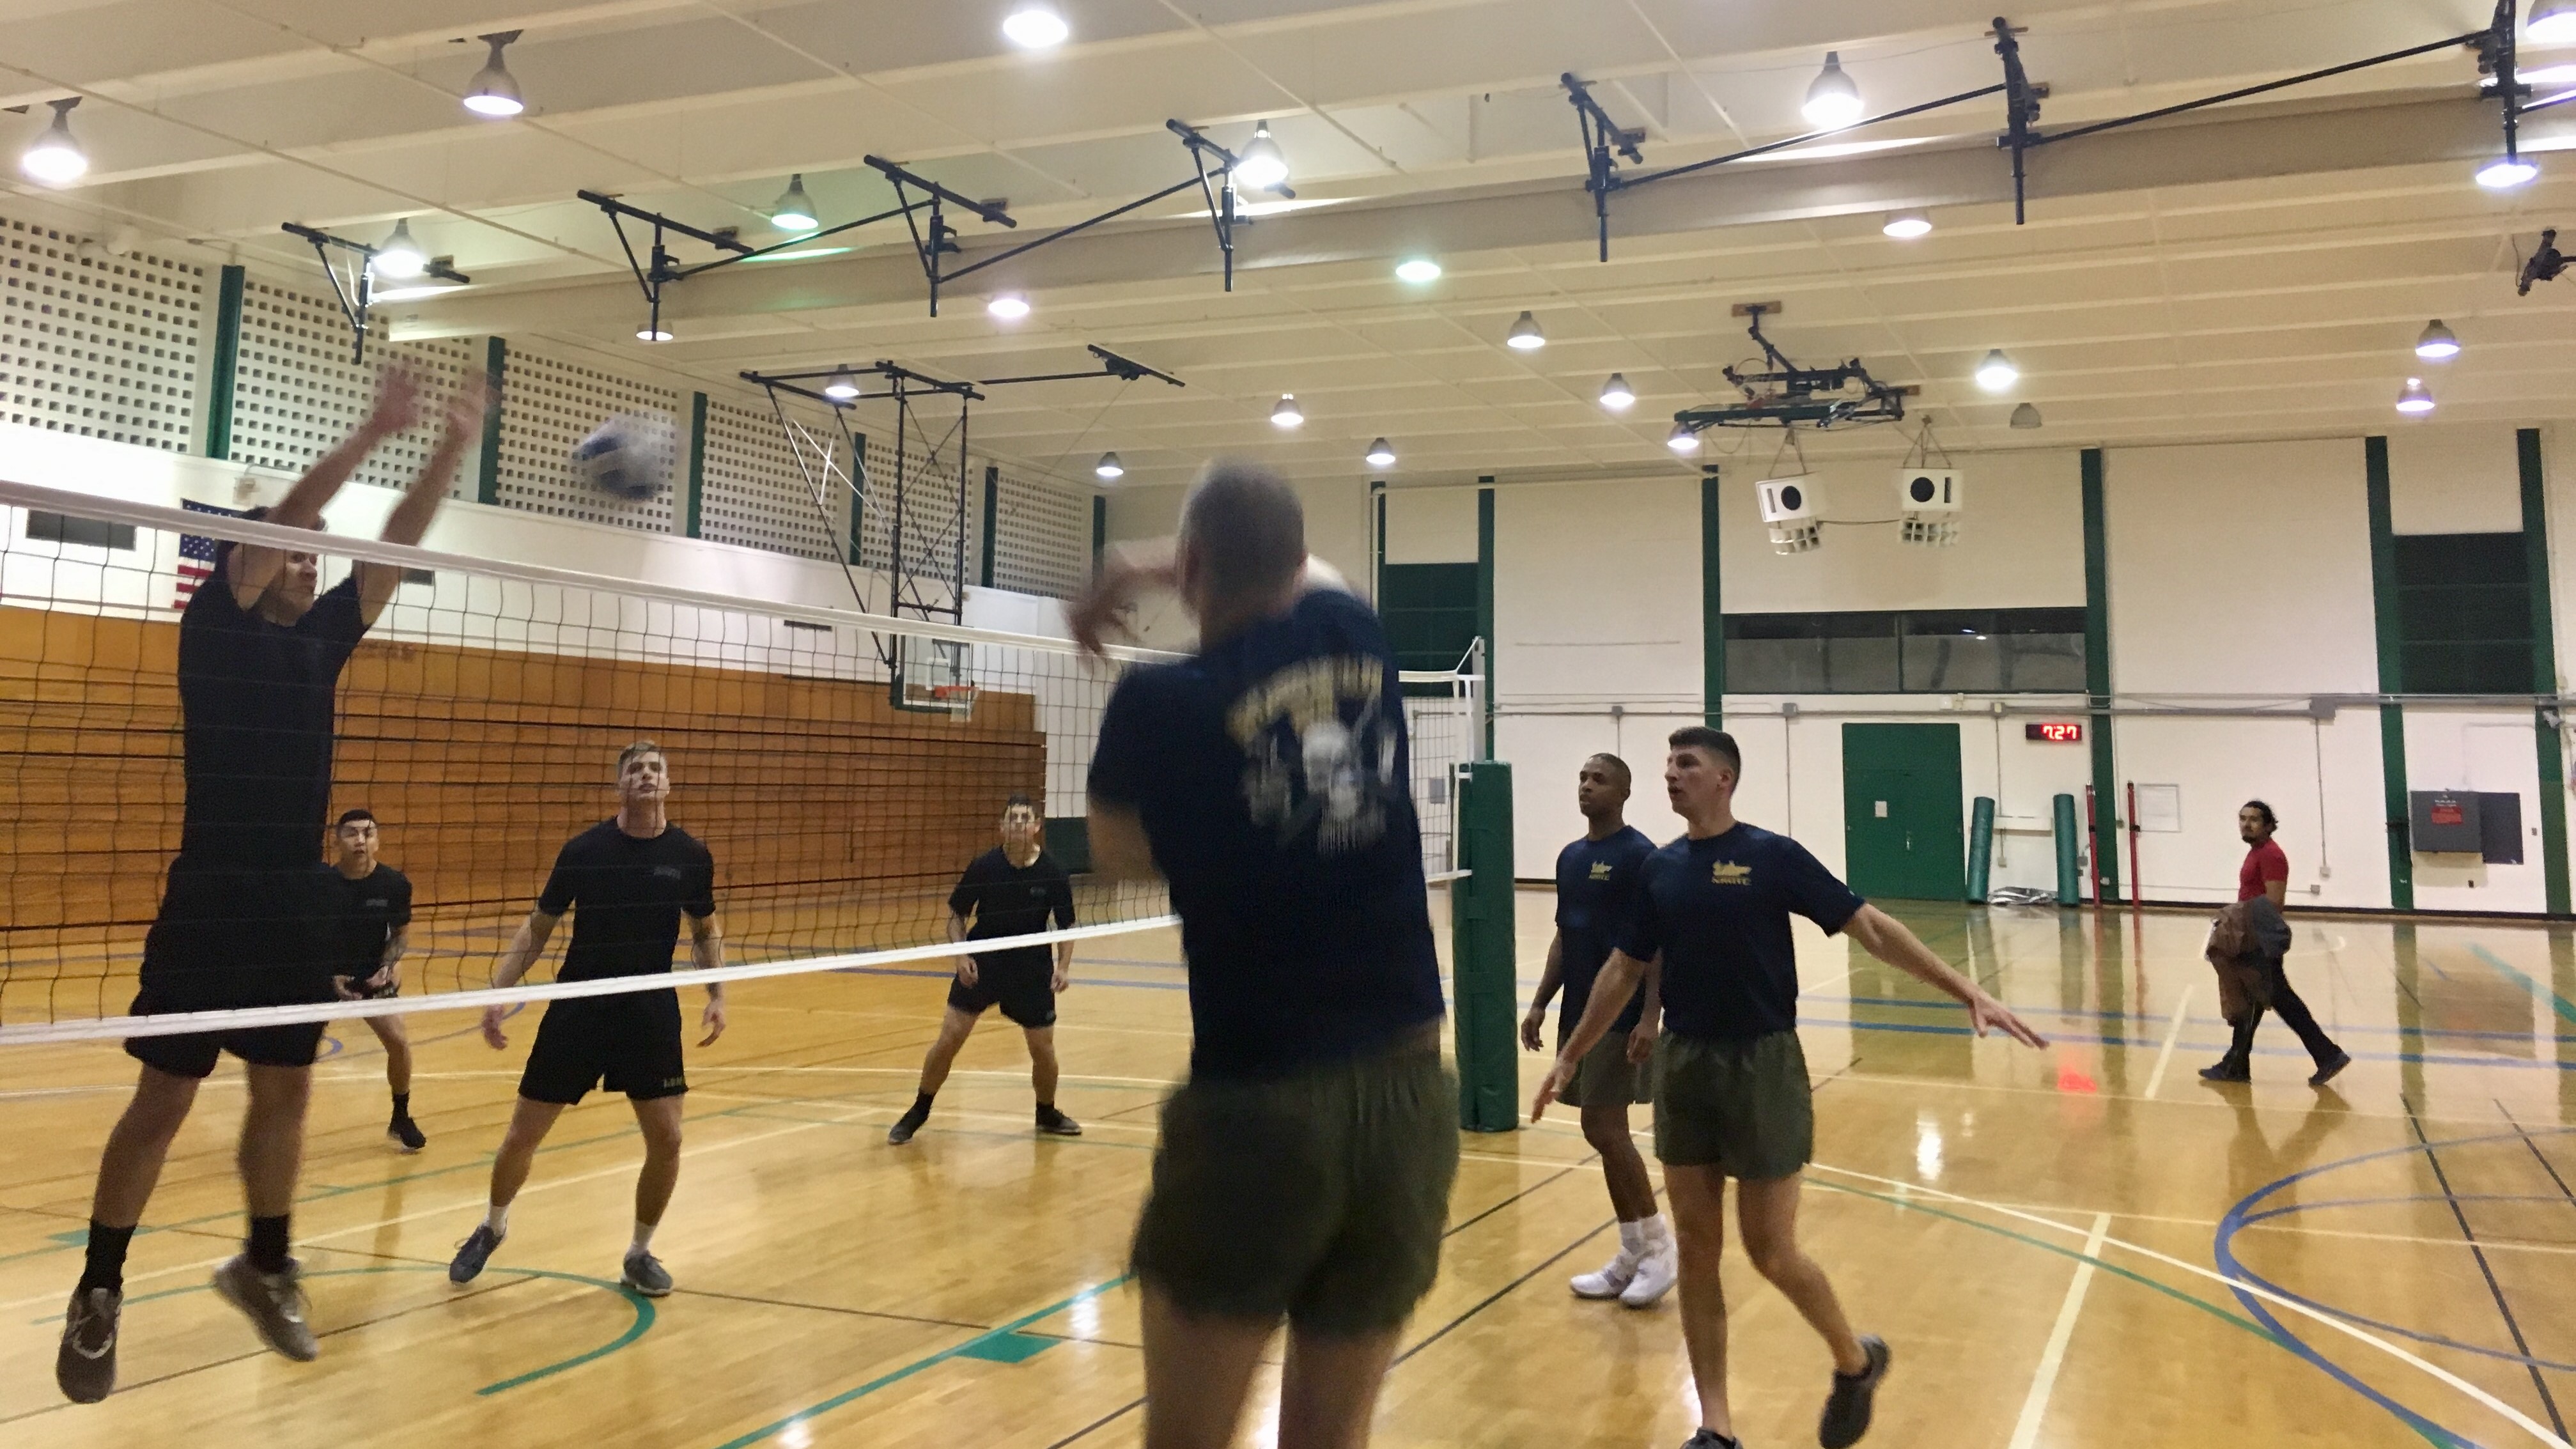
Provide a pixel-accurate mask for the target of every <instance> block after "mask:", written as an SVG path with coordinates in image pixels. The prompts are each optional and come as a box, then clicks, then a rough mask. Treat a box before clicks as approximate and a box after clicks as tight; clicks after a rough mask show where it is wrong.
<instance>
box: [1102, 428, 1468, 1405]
mask: <svg viewBox="0 0 2576 1449" xmlns="http://www.w3.org/2000/svg"><path fill="white" fill-rule="evenodd" d="M1149 587H1164V588H1169V589H1171V590H1172V591H1173V592H1175V593H1176V594H1178V595H1179V596H1180V601H1181V603H1182V605H1183V606H1184V607H1185V608H1186V609H1188V611H1189V612H1190V614H1191V615H1192V616H1193V617H1194V618H1195V619H1196V620H1197V622H1198V627H1199V647H1198V652H1197V653H1196V654H1194V655H1193V656H1191V657H1190V658H1188V659H1186V660H1183V661H1180V662H1178V663H1173V664H1155V665H1137V666H1134V667H1131V668H1130V669H1129V670H1128V671H1127V674H1126V677H1125V678H1123V679H1121V680H1120V681H1119V683H1118V688H1117V690H1116V692H1115V693H1113V694H1112V695H1111V696H1110V699H1109V705H1108V708H1107V709H1106V710H1105V711H1104V712H1103V714H1102V717H1101V722H1100V746H1099V749H1098V751H1097V752H1096V753H1095V754H1094V755H1093V757H1092V763H1091V804H1090V817H1091V818H1090V833H1091V858H1092V865H1093V868H1094V869H1095V870H1097V871H1100V872H1101V873H1103V874H1105V875H1108V876H1111V877H1113V878H1116V877H1124V878H1129V879H1135V878H1143V877H1150V876H1153V875H1157V874H1159V875H1161V876H1162V877H1163V878H1164V879H1166V880H1167V881H1169V882H1170V884H1171V892H1172V907H1173V909H1174V910H1175V911H1177V912H1178V913H1179V915H1180V918H1181V944H1182V948H1183V950H1184V952H1185V954H1186V957H1187V959H1188V962H1189V987H1190V1022H1191V1026H1192V1028H1193V1040H1192V1042H1191V1046H1190V1076H1189V1081H1188V1082H1187V1083H1186V1084H1184V1085H1183V1086H1182V1087H1181V1089H1180V1090H1179V1091H1178V1092H1177V1093H1175V1094H1174V1095H1173V1097H1172V1099H1171V1100H1170V1101H1169V1102H1167V1103H1166V1104H1165V1105H1164V1108H1163V1140H1162V1142H1161V1144H1160V1145H1159V1146H1158V1147H1157V1148H1156V1150H1155V1154H1154V1181H1153V1190H1152V1193H1151V1195H1150V1196H1149V1197H1148V1199H1147V1200H1146V1203H1145V1210H1144V1213H1143V1216H1142V1217H1141V1218H1140V1219H1139V1220H1138V1222H1137V1224H1136V1242H1135V1250H1134V1265H1135V1271H1136V1274H1137V1276H1138V1278H1140V1279H1141V1280H1142V1281H1143V1283H1144V1289H1145V1294H1144V1296H1145V1304H1144V1310H1145V1311H1144V1329H1145V1443H1146V1445H1147V1446H1148V1449H1224V1446H1226V1445H1230V1444H1232V1443H1234V1442H1235V1428H1236V1421H1237V1420H1239V1419H1240V1418H1241V1417H1242V1413H1243V1401H1244V1397H1245V1395H1246V1393H1247V1392H1248V1390H1249V1389H1250V1387H1251V1383H1252V1375H1253V1373H1254V1371H1255V1369H1256V1368H1257V1367H1258V1365H1259V1364H1260V1361H1261V1357H1262V1352H1263V1349H1264V1348H1265V1347H1266V1346H1267V1345H1268V1343H1269V1341H1270V1336H1271V1334H1272V1333H1273V1332H1275V1331H1276V1330H1277V1328H1278V1325H1279V1322H1280V1320H1281V1319H1283V1318H1284V1319H1286V1320H1287V1322H1288V1371H1287V1373H1286V1375H1285V1376H1284V1378H1283V1379H1282V1381H1281V1387H1280V1399H1279V1422H1280V1425H1281V1426H1282V1428H1281V1432H1280V1434H1279V1436H1278V1437H1279V1442H1281V1443H1283V1444H1317V1445H1323V1444H1329V1445H1335V1446H1356V1445H1360V1444H1364V1443H1366V1442H1367V1440H1368V1429H1369V1419H1370V1413H1371V1410H1372V1409H1373V1408H1374V1406H1375V1404H1376V1402H1377V1392H1378V1385H1379V1384H1380V1383H1381V1382H1382V1381H1383V1380H1384V1379H1385V1377H1386V1370H1387V1365H1388V1364H1389V1363H1390V1362H1391V1361H1392V1360H1393V1358H1394V1356H1395V1345H1396V1335H1397V1334H1398V1333H1399V1332H1400V1331H1401V1330H1402V1329H1403V1327H1404V1322H1405V1320H1406V1318H1408V1317H1409V1316H1411V1314H1412V1312H1413V1306H1414V1304H1415V1303H1416V1302H1417V1301H1419V1300H1420V1299H1421V1297H1422V1295H1423V1294H1424V1293H1426V1292H1428V1291H1429V1290H1430V1287H1431V1280H1432V1278H1433V1276H1434V1274H1435V1273H1436V1272H1437V1271H1438V1269H1439V1264H1440V1236H1441V1230H1442V1228H1443V1226H1444V1225H1445V1223H1446V1220H1447V1218H1448V1211H1449V1185H1450V1181H1451V1179H1452V1178H1454V1177H1455V1176H1456V1175H1457V1170H1458V1120H1457V1084H1456V1080H1455V1079H1454V1078H1453V1077H1452V1076H1451V1075H1450V1073H1449V1071H1448V1070H1447V1068H1445V1067H1444V1066H1442V1064H1441V1060H1440V1039H1439V1032H1440V1021H1441V1017H1442V1015H1443V1014H1444V1007H1443V1004H1442V1002H1441V997H1440V971H1439V964H1438V960H1437V957H1436V956H1435V955H1434V952H1433V947H1432V935H1431V917H1430V911H1429V908H1428V902H1427V897H1426V893H1425V890H1424V886H1423V878H1422V848H1421V838H1420V831H1419V828H1418V826H1417V824H1416V821H1415V819H1414V813H1413V799H1412V793H1411V789H1410V781H1411V779H1412V773H1411V762H1410V761H1409V759H1408V758H1407V741H1406V737H1405V723H1404V697H1403V689H1402V686H1401V684H1400V683H1399V680H1398V677H1397V674H1396V665H1395V655H1394V653H1393V651H1392V650H1391V649H1390V648H1389V647H1388V644H1387V640H1386V631H1385V629H1384V628H1383V627H1381V626H1380V624H1379V623H1378V618H1377V615H1376V613H1375V612H1373V611H1372V610H1371V609H1370V608H1369V606H1368V605H1366V604H1364V603H1362V602H1360V601H1359V600H1358V599H1356V598H1353V597H1352V596H1351V595H1350V593H1349V592H1348V590H1347V588H1346V587H1345V586H1344V585H1343V583H1342V581H1341V579H1340V577H1339V576H1338V575H1336V574H1335V573H1334V572H1333V571H1332V570H1331V568H1330V567H1328V566H1327V565H1325V564H1323V563H1322V562H1320V561H1318V560H1313V559H1309V558H1308V557H1307V556H1306V523H1305V515H1304V511H1303V510H1302V508H1301V507H1300V506H1299V504H1298V501H1297V495H1296V493H1295V492H1293V491H1292V490H1291V489H1290V488H1289V487H1288V485H1287V483H1286V482H1285V481H1284V480H1283V479H1281V478H1280V477H1279V476H1278V475H1277V474H1275V473H1272V472H1270V471H1268V470H1266V469H1262V468H1255V467H1251V466H1248V465H1243V464H1230V463H1219V464H1216V465H1214V466H1212V467H1210V468H1209V469H1208V471H1207V472H1206V474H1205V475H1204V476H1203V477H1202V478H1201V479H1200V481H1199V483H1198V486H1197V487H1196V488H1194V489H1192V490H1191V493H1190V497H1189V501H1188V502H1187V503H1186V504H1185V505H1183V507H1182V510H1181V532H1180V537H1179V539H1178V540H1176V541H1175V542H1174V543H1172V544H1170V545H1163V546H1157V547H1156V548H1154V549H1152V550H1149V551H1138V552H1133V553H1130V552H1127V551H1124V550H1122V551H1119V552H1118V553H1117V554H1115V555H1113V556H1112V557H1111V558H1110V559H1108V560H1107V561H1105V563H1104V565H1103V567H1102V569H1101V571H1100V574H1099V576H1098V577H1097V578H1096V579H1095V580H1094V582H1093V584H1092V587H1091V589H1090V591H1089V592H1088V593H1087V594H1086V595H1085V596H1084V597H1083V598H1082V599H1081V600H1079V601H1078V602H1077V603H1076V604H1075V606H1074V609H1073V611H1072V623H1073V626H1074V636H1075V638H1077V639H1078V640H1080V641H1081V642H1082V644H1083V646H1084V647H1085V648H1087V649H1090V650H1092V651H1093V652H1095V653H1097V652H1099V651H1100V650H1101V648H1102V645H1101V637H1102V634H1103V631H1104V630H1105V629H1106V628H1107V627H1108V626H1109V624H1110V623H1111V621H1112V620H1113V619H1115V618H1116V617H1117V615H1118V613H1119V611H1120V610H1121V609H1123V608H1124V607H1125V606H1126V605H1127V604H1129V603H1130V602H1132V601H1133V600H1134V599H1135V598H1136V597H1137V595H1138V594H1140V593H1141V592H1142V591H1143V590H1145V589H1146V588H1149Z"/></svg>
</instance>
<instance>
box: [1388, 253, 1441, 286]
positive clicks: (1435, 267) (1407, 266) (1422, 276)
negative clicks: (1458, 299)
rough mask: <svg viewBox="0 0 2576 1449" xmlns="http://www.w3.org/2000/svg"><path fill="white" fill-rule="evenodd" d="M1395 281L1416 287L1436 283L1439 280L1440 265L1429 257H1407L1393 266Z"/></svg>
mask: <svg viewBox="0 0 2576 1449" xmlns="http://www.w3.org/2000/svg"><path fill="white" fill-rule="evenodd" d="M1395 279H1396V280H1397V281H1399V282H1412V283H1415V284H1417V285H1419V284H1420V283H1423V282H1436V281H1439V280H1440V264H1439V263H1438V262H1435V261H1433V260H1431V259H1430V258H1429V257H1407V258H1405V259H1404V260H1403V261H1400V262H1397V263H1396V264H1395Z"/></svg>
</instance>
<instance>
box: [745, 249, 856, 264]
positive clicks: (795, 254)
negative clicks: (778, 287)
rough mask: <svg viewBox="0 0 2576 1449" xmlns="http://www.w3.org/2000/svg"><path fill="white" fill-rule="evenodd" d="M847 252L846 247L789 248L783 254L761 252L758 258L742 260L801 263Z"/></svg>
mask: <svg viewBox="0 0 2576 1449" xmlns="http://www.w3.org/2000/svg"><path fill="white" fill-rule="evenodd" d="M848 250H849V248H848V247H791V248H789V249H788V250H786V251H783V252H762V253H761V254H760V255H759V256H756V257H744V258H743V260H744V261H746V262H801V261H804V260H805V259H806V258H808V257H837V256H839V255H840V254H841V253H843V252H846V251H848Z"/></svg>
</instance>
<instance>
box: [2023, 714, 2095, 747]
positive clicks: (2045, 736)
mask: <svg viewBox="0 0 2576 1449" xmlns="http://www.w3.org/2000/svg"><path fill="white" fill-rule="evenodd" d="M2022 737H2023V738H2024V739H2033V740H2046V741H2047V742H2049V743H2050V744H2053V745H2075V744H2082V743H2083V742H2084V726H2082V725H2080V724H2077V723H2076V722H2075V721H2073V720H2062V719H2052V720H2040V721H2037V722H2035V723H2032V724H2026V725H2023V726H2022Z"/></svg>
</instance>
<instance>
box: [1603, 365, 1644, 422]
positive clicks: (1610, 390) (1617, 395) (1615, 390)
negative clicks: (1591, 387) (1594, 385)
mask: <svg viewBox="0 0 2576 1449" xmlns="http://www.w3.org/2000/svg"><path fill="white" fill-rule="evenodd" d="M1636 401H1637V391H1636V389H1634V388H1632V387H1630V386H1628V377H1627V374H1625V373H1618V372H1614V373H1612V374H1610V380H1609V381H1608V382H1605V383H1603V384H1601V405H1602V406H1603V407H1605V408H1608V409H1609V410H1610V411H1612V412H1614V413H1624V412H1626V411H1627V410H1628V409H1629V408H1630V407H1633V406H1634V405H1635V404H1636Z"/></svg>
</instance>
